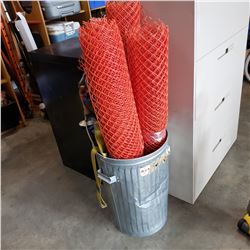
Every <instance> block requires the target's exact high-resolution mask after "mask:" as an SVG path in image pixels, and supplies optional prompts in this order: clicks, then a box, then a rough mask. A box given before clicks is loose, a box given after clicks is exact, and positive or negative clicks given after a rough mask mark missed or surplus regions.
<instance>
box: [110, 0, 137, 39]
mask: <svg viewBox="0 0 250 250" xmlns="http://www.w3.org/2000/svg"><path fill="white" fill-rule="evenodd" d="M141 9H142V7H141V3H140V1H139V0H137V1H107V3H106V14H107V18H108V19H109V20H115V21H116V23H117V25H118V27H119V29H120V32H121V36H122V39H123V42H125V36H126V33H127V32H128V30H129V29H130V28H131V27H133V26H137V25H140V20H141Z"/></svg>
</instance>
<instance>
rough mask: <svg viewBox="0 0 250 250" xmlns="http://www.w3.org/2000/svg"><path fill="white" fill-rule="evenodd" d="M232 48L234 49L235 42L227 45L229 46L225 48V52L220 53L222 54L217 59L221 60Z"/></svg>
mask: <svg viewBox="0 0 250 250" xmlns="http://www.w3.org/2000/svg"><path fill="white" fill-rule="evenodd" d="M232 49H233V44H232V45H230V46H229V47H227V48H226V49H225V51H224V53H223V54H222V55H220V56H219V57H218V58H217V60H220V59H221V58H222V57H224V56H225V55H227V54H228V52H230V51H231V50H232Z"/></svg>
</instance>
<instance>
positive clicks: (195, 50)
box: [143, 1, 249, 203]
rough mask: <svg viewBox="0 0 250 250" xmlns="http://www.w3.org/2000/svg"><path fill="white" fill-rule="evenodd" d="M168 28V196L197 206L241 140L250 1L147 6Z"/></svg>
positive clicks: (146, 9)
mask: <svg viewBox="0 0 250 250" xmlns="http://www.w3.org/2000/svg"><path fill="white" fill-rule="evenodd" d="M143 5H144V8H145V13H146V14H149V15H151V16H154V17H156V18H160V19H161V20H163V21H164V22H165V23H166V24H168V26H169V29H170V46H169V48H170V51H169V124H168V131H169V138H170V145H171V159H170V194H171V195H173V196H175V197H178V198H180V199H182V200H185V201H187V202H189V203H194V202H195V200H196V199H197V198H198V196H199V194H200V193H201V191H202V190H203V188H204V187H205V185H206V184H207V182H208V181H209V179H210V178H211V176H212V175H213V173H214V172H215V170H216V169H217V167H218V166H219V164H220V163H221V161H222V160H223V158H224V157H225V155H226V154H227V152H228V150H229V149H230V147H231V146H232V144H233V143H234V141H235V140H236V137H237V130H238V120H239V109H240V99H241V88H242V80H243V66H244V58H245V49H246V39H247V30H248V22H249V5H248V2H247V1H246V2H236V1H235V2H212V1H211V2H209V1H196V2H195V1H193V2H191V1H190V2H175V1H173V2H169V1H168V2H143Z"/></svg>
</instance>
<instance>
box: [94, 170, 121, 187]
mask: <svg viewBox="0 0 250 250" xmlns="http://www.w3.org/2000/svg"><path fill="white" fill-rule="evenodd" d="M97 176H98V178H100V179H101V180H103V181H105V182H106V183H108V184H113V183H115V182H117V179H116V176H107V175H105V174H103V173H102V172H101V169H98V170H97Z"/></svg>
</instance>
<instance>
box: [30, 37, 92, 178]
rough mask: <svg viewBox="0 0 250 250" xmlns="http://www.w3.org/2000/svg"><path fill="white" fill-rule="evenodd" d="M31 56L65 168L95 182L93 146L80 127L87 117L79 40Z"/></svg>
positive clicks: (66, 42) (34, 52)
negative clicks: (81, 95)
mask: <svg viewBox="0 0 250 250" xmlns="http://www.w3.org/2000/svg"><path fill="white" fill-rule="evenodd" d="M30 56H31V60H32V64H33V73H34V75H35V77H36V80H37V83H38V87H39V90H40V93H41V96H42V99H43V102H44V103H45V105H46V111H47V113H48V117H49V120H50V122H51V126H52V129H53V132H54V135H55V138H56V141H57V145H58V148H59V151H60V154H61V158H62V160H63V163H64V165H66V166H68V167H70V168H72V169H74V170H76V171H78V172H80V173H82V174H84V175H87V176H89V177H91V178H93V177H94V175H93V171H92V166H91V159H90V151H91V143H90V141H89V139H88V136H87V133H86V131H85V128H82V127H80V126H79V122H80V121H81V120H83V117H84V115H83V108H82V104H81V101H80V98H79V94H78V82H79V80H80V79H81V76H82V72H81V71H80V70H79V68H78V59H79V57H80V47H79V43H78V39H70V40H67V41H64V42H61V43H56V44H53V45H50V46H47V47H44V48H41V49H38V50H36V51H33V52H31V53H30Z"/></svg>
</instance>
